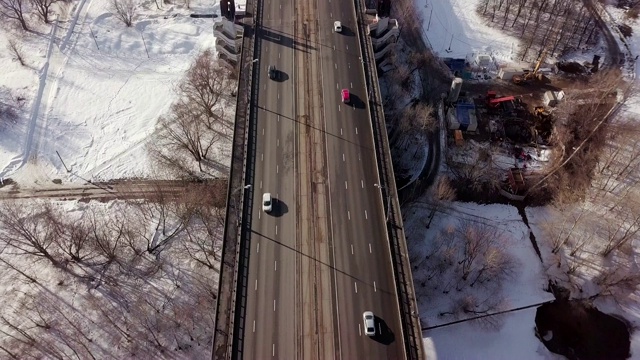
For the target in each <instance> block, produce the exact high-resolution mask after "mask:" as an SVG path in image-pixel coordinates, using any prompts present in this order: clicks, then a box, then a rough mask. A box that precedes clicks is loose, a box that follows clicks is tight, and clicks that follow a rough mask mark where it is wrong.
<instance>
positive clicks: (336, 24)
mask: <svg viewBox="0 0 640 360" xmlns="http://www.w3.org/2000/svg"><path fill="white" fill-rule="evenodd" d="M333 31H335V32H337V33H339V32H342V24H341V23H340V21H336V22H334V23H333Z"/></svg>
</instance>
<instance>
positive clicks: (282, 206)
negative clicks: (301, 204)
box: [270, 198, 289, 217]
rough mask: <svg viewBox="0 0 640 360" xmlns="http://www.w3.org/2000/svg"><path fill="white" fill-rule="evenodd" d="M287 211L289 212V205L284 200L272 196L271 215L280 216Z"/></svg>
mask: <svg viewBox="0 0 640 360" xmlns="http://www.w3.org/2000/svg"><path fill="white" fill-rule="evenodd" d="M288 212H289V207H288V206H287V204H286V203H285V202H284V201H282V200H280V199H276V198H273V209H272V210H271V214H270V215H271V216H273V217H281V216H283V215H284V214H286V213H288Z"/></svg>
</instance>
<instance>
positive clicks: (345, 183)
mask: <svg viewBox="0 0 640 360" xmlns="http://www.w3.org/2000/svg"><path fill="white" fill-rule="evenodd" d="M344 188H345V189H347V190H349V186H347V182H346V181H345V182H344Z"/></svg>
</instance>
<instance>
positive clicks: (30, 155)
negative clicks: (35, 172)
mask: <svg viewBox="0 0 640 360" xmlns="http://www.w3.org/2000/svg"><path fill="white" fill-rule="evenodd" d="M87 1H90V3H89V6H88V7H87V8H86V9H87V11H85V12H84V18H83V19H86V16H87V12H88V8H89V7H90V5H91V2H92V1H93V0H82V2H81V3H80V4H79V5H78V8H77V10H76V12H75V15H74V19H73V21H72V23H71V26H69V28H68V29H67V33H66V34H65V38H64V40H63V42H62V44H61V46H60V49H61V51H62V49H63V48H66V47H67V43H68V41H69V39H70V38H71V35H72V34H73V32H74V29H75V25H76V23H77V19H78V18H79V16H80V13H81V12H82V10H83V9H85V6H84V5H85V3H86V2H87ZM83 23H84V20H83ZM83 25H84V24H83ZM58 26H59V18H56V21H55V22H54V25H53V27H52V28H51V35H50V38H49V45H48V48H47V57H46V58H47V60H46V62H45V64H44V66H43V67H42V69H41V70H40V75H39V79H40V80H39V84H38V92H37V93H36V96H35V99H34V102H33V105H32V108H31V115H30V117H29V125H28V128H27V133H26V135H25V138H24V147H23V153H22V155H19V156H16V157H15V158H13V159H12V160H11V161H10V162H9V163H8V164H7V165H6V166H5V167H4V169H3V170H2V171H1V172H0V178H4V177H8V176H9V175H11V174H13V173H15V172H16V171H17V170H18V169H20V168H21V167H23V166H24V165H25V164H26V163H27V162H28V161H33V162H34V163H35V162H36V161H37V156H38V147H39V143H40V140H41V138H42V136H43V134H44V133H45V130H46V117H47V115H46V112H45V119H44V124H42V125H44V126H38V125H39V124H38V119H39V117H40V110H41V107H42V105H43V104H42V99H43V98H46V99H47V103H46V111H47V112H48V111H49V109H50V107H51V101H52V96H53V95H55V93H56V91H54V93H53V95H52V94H51V88H54V89H55V88H56V87H57V84H58V80H59V78H60V75H61V74H62V70H63V69H64V66H65V65H66V63H67V62H68V60H69V56H70V55H71V52H72V51H70V52H69V53H68V54H67V56H66V58H65V60H64V61H63V63H62V65H60V68H59V70H58V71H57V73H56V75H55V77H54V80H53V84H49V82H48V81H47V79H48V77H49V70H50V69H51V64H52V55H53V50H54V44H55V37H56V33H57V31H58ZM76 41H77V38H76ZM74 47H75V42H74ZM72 49H73V48H72ZM48 85H49V86H48ZM45 94H46V96H45Z"/></svg>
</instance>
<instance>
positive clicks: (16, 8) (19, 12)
mask: <svg viewBox="0 0 640 360" xmlns="http://www.w3.org/2000/svg"><path fill="white" fill-rule="evenodd" d="M26 2H27V0H0V15H2V17H4V18H7V19H10V20H15V21H18V22H19V23H20V26H22V29H23V30H25V31H29V27H28V26H27V21H26V20H25V15H26V9H25V7H26V6H25V5H26Z"/></svg>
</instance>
